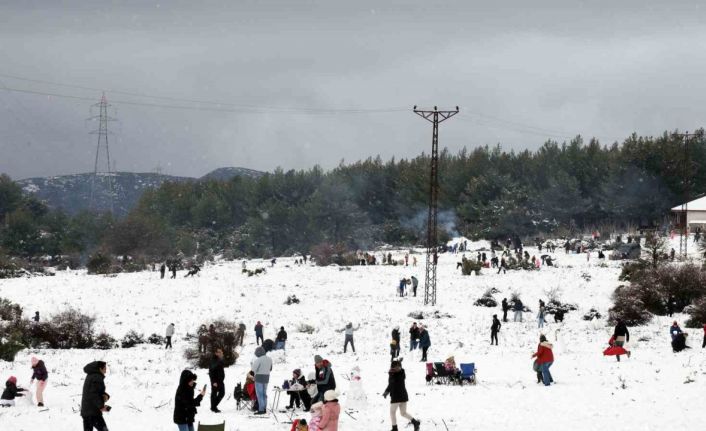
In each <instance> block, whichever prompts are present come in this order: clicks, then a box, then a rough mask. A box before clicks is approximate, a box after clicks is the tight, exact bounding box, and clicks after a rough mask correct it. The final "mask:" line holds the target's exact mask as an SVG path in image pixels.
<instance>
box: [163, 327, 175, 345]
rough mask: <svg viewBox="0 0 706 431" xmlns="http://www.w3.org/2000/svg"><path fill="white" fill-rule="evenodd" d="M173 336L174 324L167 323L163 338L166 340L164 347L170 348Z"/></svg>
mask: <svg viewBox="0 0 706 431" xmlns="http://www.w3.org/2000/svg"><path fill="white" fill-rule="evenodd" d="M173 336H174V324H173V323H170V324H169V325H167V330H166V332H165V333H164V338H166V340H167V342H166V345H165V347H164V348H165V349H171V348H172V337H173Z"/></svg>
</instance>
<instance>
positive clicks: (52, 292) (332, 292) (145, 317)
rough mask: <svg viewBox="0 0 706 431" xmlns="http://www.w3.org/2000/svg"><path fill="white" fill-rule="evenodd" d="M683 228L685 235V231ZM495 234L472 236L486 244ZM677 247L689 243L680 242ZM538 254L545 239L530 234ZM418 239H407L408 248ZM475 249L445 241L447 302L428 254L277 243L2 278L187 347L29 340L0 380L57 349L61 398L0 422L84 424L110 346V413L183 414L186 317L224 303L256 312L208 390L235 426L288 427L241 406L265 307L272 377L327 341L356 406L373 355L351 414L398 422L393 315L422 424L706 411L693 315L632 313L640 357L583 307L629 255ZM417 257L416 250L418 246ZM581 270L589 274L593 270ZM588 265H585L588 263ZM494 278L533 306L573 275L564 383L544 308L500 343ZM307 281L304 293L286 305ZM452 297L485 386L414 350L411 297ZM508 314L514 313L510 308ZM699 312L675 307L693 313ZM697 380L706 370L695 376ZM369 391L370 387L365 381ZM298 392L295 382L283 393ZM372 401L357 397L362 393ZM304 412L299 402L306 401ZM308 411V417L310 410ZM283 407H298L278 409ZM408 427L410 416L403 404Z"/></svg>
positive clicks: (593, 424) (673, 422)
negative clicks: (430, 278) (520, 260)
mask: <svg viewBox="0 0 706 431" xmlns="http://www.w3.org/2000/svg"><path fill="white" fill-rule="evenodd" d="M676 244H678V238H677V239H676ZM476 246H485V247H488V244H487V243H471V242H470V241H469V248H470V249H471V251H469V254H468V255H467V256H469V257H473V256H475V252H474V251H473V247H476ZM677 248H678V247H677ZM528 251H529V252H530V255H533V254H534V255H539V254H540V253H537V251H536V249H534V248H528ZM405 252H406V251H404V250H395V251H393V255H395V258H396V259H398V260H401V259H402V257H403V256H404V253H405ZM460 259H461V254H458V255H452V254H442V255H440V257H439V271H438V277H439V281H438V286H439V291H438V304H437V306H436V307H425V306H423V304H422V297H423V280H424V268H423V266H422V265H423V261H424V259H421V258H420V259H418V260H419V262H420V265H419V266H417V267H416V268H413V267H411V266H410V267H407V268H404V267H399V266H396V267H391V266H390V267H388V266H373V267H365V266H363V267H352V268H351V269H350V271H340V270H339V268H338V267H325V268H319V267H312V266H295V265H294V264H293V261H294V259H293V258H278V259H277V264H276V265H275V267H274V268H270V267H269V263H268V262H265V261H248V268H250V269H253V268H256V267H265V266H266V267H267V273H266V274H264V275H260V276H253V277H247V276H246V275H243V274H241V262H230V263H225V262H221V263H217V264H215V265H211V266H206V267H204V268H203V270H202V271H201V275H200V277H195V278H183V275H184V272H180V273H179V275H178V277H179V278H177V279H176V280H170V279H168V278H165V279H164V280H160V279H159V273H158V272H144V273H136V274H121V275H118V276H116V277H103V276H89V275H87V274H86V273H85V272H82V271H79V272H76V271H59V272H57V274H56V276H55V277H34V278H22V279H13V280H2V281H0V296H1V297H7V298H9V299H11V300H13V301H15V302H18V303H19V304H20V305H22V306H23V307H24V310H25V313H26V314H27V315H28V316H29V315H32V314H34V311H35V310H39V311H40V312H41V314H42V316H48V315H49V314H51V313H52V312H54V311H58V310H62V309H64V308H65V307H67V306H74V307H79V308H80V309H82V310H83V311H86V312H89V313H95V315H96V317H97V322H96V329H97V331H101V330H106V331H108V332H109V333H110V334H112V335H113V336H115V337H116V338H121V337H122V336H123V335H124V334H125V333H126V332H128V331H129V330H130V329H136V330H138V332H143V333H144V334H145V335H149V334H151V333H153V332H156V333H158V334H162V335H163V332H164V330H165V328H166V326H167V324H169V323H170V322H174V323H175V324H176V340H175V342H174V347H175V348H174V350H173V351H165V350H163V349H161V348H160V347H158V346H150V345H145V346H141V347H137V348H133V349H115V350H109V351H100V350H70V351H55V350H41V351H23V352H21V353H20V354H18V356H17V360H16V361H15V362H14V363H6V362H0V380H2V381H3V382H4V380H5V379H7V377H8V376H9V375H16V376H17V377H18V379H19V383H20V385H23V386H26V385H28V383H29V378H30V376H31V371H30V368H29V358H30V356H32V355H37V356H39V357H41V358H43V359H44V360H45V362H46V364H47V367H48V369H49V372H50V381H49V385H48V388H47V390H46V392H45V401H46V403H47V406H48V407H49V410H48V411H42V412H38V411H37V408H36V407H33V406H31V405H29V403H28V402H27V401H26V400H20V402H19V405H18V406H17V407H15V408H12V409H0V430H13V431H20V430H49V429H51V430H52V431H68V430H75V429H80V426H81V425H80V423H81V422H80V421H81V420H80V417H79V415H78V404H79V402H80V394H81V388H82V383H83V378H84V374H83V372H82V368H83V366H84V365H85V364H86V363H88V362H90V361H92V360H98V359H100V360H105V361H107V362H108V367H109V372H108V376H107V377H106V387H107V391H108V392H109V393H110V394H111V397H112V399H111V401H110V404H111V405H112V406H113V410H112V411H111V412H110V413H107V414H105V417H106V421H107V423H108V427H109V428H110V429H128V430H132V429H135V430H139V429H145V430H147V429H149V430H175V429H176V426H175V425H174V424H173V423H172V408H173V397H174V391H175V390H176V386H177V383H178V379H179V373H180V372H181V370H182V369H183V368H185V367H188V366H189V364H188V363H187V361H186V360H185V359H184V358H183V354H182V352H183V349H184V348H185V347H186V342H185V341H183V340H182V339H181V337H183V336H184V335H185V332H186V331H190V332H192V333H193V332H195V330H196V328H197V327H198V325H200V324H201V323H203V322H207V321H209V320H211V319H215V318H219V317H223V318H227V319H230V320H235V321H240V320H243V321H244V322H245V323H246V324H247V326H248V329H247V332H246V344H245V347H244V348H243V351H242V354H241V355H242V356H241V358H240V359H239V360H238V363H237V364H236V365H235V366H232V367H230V368H228V369H226V385H227V392H226V394H227V395H226V398H225V399H224V400H223V402H222V403H221V406H220V408H221V410H223V413H222V414H220V415H217V414H213V413H211V412H209V409H208V406H209V403H208V400H205V401H204V402H203V403H202V405H201V407H200V408H199V413H198V415H197V421H202V422H203V423H218V422H220V421H221V420H223V419H224V420H225V422H226V429H227V430H231V431H234V430H243V431H244V430H248V431H261V430H263V431H264V430H287V431H288V430H289V428H290V425H289V424H283V423H278V422H277V421H276V420H275V419H274V418H273V417H272V416H270V417H267V418H264V419H262V418H257V419H255V418H250V417H248V415H247V413H244V412H242V411H236V409H235V403H234V401H233V399H232V390H233V387H234V385H235V384H236V383H237V382H242V381H243V380H244V376H245V374H246V372H247V370H248V365H247V364H249V362H250V359H251V358H252V356H253V351H254V348H255V337H254V333H253V331H252V328H253V326H254V324H255V322H256V321H257V320H260V321H262V323H263V324H264V325H265V337H266V338H274V335H275V332H276V329H277V328H279V327H280V326H284V327H285V328H286V329H287V331H288V333H289V341H288V344H287V351H286V353H284V352H281V351H278V352H273V353H271V356H273V360H274V370H273V374H272V378H271V380H270V386H269V389H270V393H269V401H271V400H272V396H273V390H272V389H273V387H274V386H276V385H277V386H279V385H281V383H282V382H283V381H284V380H285V379H288V378H290V377H291V372H292V370H293V369H295V368H301V369H302V370H303V372H304V374H308V373H309V372H311V371H313V357H314V355H315V354H320V355H322V356H323V357H325V358H327V359H329V360H330V361H331V362H332V364H333V370H334V372H335V373H336V380H337V382H338V385H339V391H341V392H342V395H341V397H340V399H341V405H342V407H343V409H346V408H347V405H348V404H349V403H348V402H347V393H348V392H349V382H348V381H347V380H346V378H345V376H349V375H350V373H351V371H352V370H353V368H354V367H356V366H357V367H359V368H360V379H361V380H360V386H359V387H358V386H356V387H354V388H353V390H352V392H353V393H354V395H355V400H351V402H353V401H355V403H357V404H360V400H361V399H362V400H363V402H366V401H365V400H367V407H365V408H364V409H361V410H359V411H357V412H353V413H351V414H352V415H353V416H354V417H355V420H354V419H353V418H352V417H350V416H348V415H346V414H343V413H342V414H341V420H340V428H339V429H340V430H366V431H367V430H388V429H390V420H389V414H388V408H389V399H383V398H382V396H381V394H382V392H383V390H384V389H385V387H386V384H387V374H386V371H387V369H388V366H389V353H388V351H389V341H390V331H391V330H392V328H393V327H394V326H395V325H399V326H400V330H401V332H402V336H403V337H402V354H403V356H404V357H405V358H404V362H403V366H404V368H405V370H406V372H407V389H408V392H409V394H410V402H409V405H408V411H409V412H410V413H411V414H413V415H415V416H416V417H418V418H419V419H420V420H421V421H422V427H421V429H422V430H446V428H447V427H448V429H449V430H452V431H453V430H459V431H461V430H463V431H465V430H481V429H482V430H486V429H490V430H493V431H504V430H508V431H510V430H513V431H516V430H518V429H527V430H539V429H541V430H562V431H565V430H567V429H571V430H578V431H582V430H591V431H593V430H596V429H611V430H613V429H616V430H623V429H625V430H640V431H643V430H644V431H647V430H687V429H689V430H693V429H698V428H699V427H700V426H703V423H704V420H706V411H705V410H704V409H703V406H702V405H701V401H702V400H703V394H704V393H706V392H705V390H706V356H705V354H704V351H703V350H701V349H700V348H699V347H700V342H701V336H702V332H701V330H687V332H689V333H690V337H689V339H690V343H689V344H690V345H692V346H693V347H694V348H693V349H691V350H688V351H685V352H682V353H678V354H674V353H672V351H671V348H670V345H669V335H668V327H669V324H670V322H671V320H673V319H671V318H661V317H660V318H655V319H654V320H653V322H651V323H650V324H649V325H647V326H644V327H635V328H630V343H628V344H627V346H626V347H627V348H628V349H629V350H631V351H632V357H631V358H630V359H628V358H623V360H622V361H621V362H620V363H618V362H616V361H615V358H613V357H603V356H602V354H601V352H602V351H603V349H604V348H605V347H606V346H607V341H608V338H609V337H610V335H611V333H612V327H611V326H607V323H606V322H605V319H602V320H598V321H591V322H586V321H584V320H582V319H581V317H582V315H583V314H584V313H585V312H587V311H588V310H589V309H590V308H591V307H596V308H597V309H598V310H599V311H600V312H601V314H603V315H604V316H606V315H607V311H608V308H609V307H610V304H611V301H610V294H611V293H612V291H613V290H614V289H615V287H616V286H617V285H618V284H619V282H618V279H617V277H618V274H619V272H620V263H619V262H610V261H607V262H605V264H604V265H601V264H600V261H599V260H598V259H595V254H594V255H593V256H592V257H591V260H590V261H588V262H587V261H586V256H585V254H584V255H566V254H564V252H563V250H561V251H560V252H558V253H556V262H557V265H559V266H558V267H542V268H541V270H539V271H533V272H525V271H508V273H507V274H505V275H503V274H500V275H498V274H496V273H495V271H492V270H487V269H484V270H483V272H482V273H481V275H480V276H477V277H476V276H462V275H461V274H460V271H458V270H456V269H455V267H456V262H457V261H460ZM410 262H411V259H410ZM403 274H404V275H406V276H411V275H413V274H415V275H416V276H417V278H419V279H420V281H421V283H420V292H419V293H421V295H419V296H418V297H417V298H413V297H405V298H399V297H397V296H396V291H397V285H398V281H399V277H400V276H401V275H403ZM583 274H588V275H590V281H587V280H586V279H585V278H584V277H582V275H583ZM586 278H587V277H586ZM490 287H495V288H497V289H499V290H500V293H498V294H496V295H495V298H496V299H497V300H498V302H500V300H501V299H502V298H503V297H508V298H509V297H510V295H511V293H512V292H514V291H517V292H519V293H520V294H521V295H522V299H523V302H524V303H525V305H527V306H529V307H530V308H531V309H532V310H533V311H534V312H535V313H536V309H537V302H538V300H539V299H540V298H543V299H545V300H546V295H545V292H546V291H549V290H550V289H552V288H555V287H559V288H561V291H562V296H561V299H562V300H563V301H564V302H571V303H576V304H577V305H578V306H579V310H578V311H576V312H570V313H568V314H567V315H566V317H565V321H564V323H561V324H555V323H553V319H552V318H551V317H549V320H550V323H548V324H547V325H546V326H545V328H544V330H543V333H544V334H546V335H547V337H548V338H549V340H550V341H551V342H552V343H553V344H554V354H555V363H554V365H553V366H552V368H551V372H552V374H553V376H554V379H555V381H556V385H554V386H551V387H548V388H547V387H544V386H543V385H538V384H536V378H535V375H534V372H533V371H532V360H531V358H530V356H531V353H532V352H533V350H534V349H535V348H536V346H537V342H538V336H539V334H540V330H538V329H537V322H536V320H535V318H534V316H535V313H525V315H524V318H525V321H524V323H513V322H508V323H504V324H503V327H502V329H501V331H500V346H497V347H496V346H490V344H489V336H490V334H489V332H490V331H489V327H490V324H491V316H492V314H498V315H499V316H500V317H501V316H502V312H501V311H500V308H499V307H498V308H493V309H489V308H483V307H474V306H472V305H470V304H471V303H472V302H473V301H474V300H475V299H477V298H479V297H480V296H481V295H482V294H483V292H484V291H485V290H486V289H487V288H490ZM292 294H295V295H296V296H297V297H298V298H299V299H300V300H301V303H300V304H295V305H284V304H283V303H284V301H285V300H286V298H287V296H289V295H292ZM417 310H422V311H424V312H425V313H431V312H432V311H433V310H439V311H441V312H444V313H448V314H450V315H451V316H452V317H450V318H441V319H425V320H424V321H423V323H424V324H425V325H427V326H428V328H429V333H430V337H431V342H432V346H431V348H430V350H429V360H430V361H443V360H444V359H445V358H446V357H448V356H450V355H454V356H455V357H456V361H457V362H475V364H476V366H477V367H478V382H479V383H478V385H476V386H463V387H459V386H439V385H433V386H429V385H427V384H426V382H425V379H424V375H425V367H424V364H423V363H420V362H419V358H420V351H415V352H412V353H411V354H410V353H409V352H408V351H407V349H408V346H409V341H408V337H407V336H406V335H407V329H408V327H409V326H410V324H411V323H412V319H410V318H408V317H407V315H408V313H410V312H412V311H417ZM509 314H510V316H508V317H509V318H510V319H511V317H512V316H511V314H512V313H509ZM685 319H686V316H684V315H675V317H674V320H677V321H679V322H680V323H682V327H683V322H684V321H685ZM349 321H350V322H353V324H354V325H357V324H360V329H359V330H358V331H356V332H355V345H356V349H357V353H356V354H353V353H351V352H350V350H349V352H348V353H347V354H343V337H344V336H343V333H341V332H339V331H340V330H341V329H342V328H343V327H344V325H345V324H346V323H347V322H349ZM300 323H307V324H310V325H313V326H314V327H315V328H316V329H317V330H316V332H315V333H314V334H312V335H309V334H303V333H299V332H298V331H297V329H296V328H297V326H298V325H299V324H300ZM197 374H198V376H199V380H198V381H199V382H201V383H204V382H207V381H208V376H207V373H206V371H205V370H198V371H197ZM690 380H693V382H689V383H686V382H687V381H690ZM361 389H362V391H364V395H365V396H364V397H362V396H361V395H362V394H361V393H360V391H361ZM287 402H288V397H286V395H284V394H283V395H282V399H281V401H280V408H283V407H284V405H286V403H287ZM356 407H358V406H356ZM295 417H300V416H299V415H297V416H295ZM301 417H307V415H306V414H302V415H301ZM277 418H278V419H279V421H286V420H287V415H285V414H277ZM398 421H399V424H400V425H402V426H401V427H400V429H411V428H405V425H406V421H405V420H403V419H401V418H398Z"/></svg>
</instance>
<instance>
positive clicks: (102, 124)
mask: <svg viewBox="0 0 706 431" xmlns="http://www.w3.org/2000/svg"><path fill="white" fill-rule="evenodd" d="M110 106H111V105H110V104H108V99H106V97H105V93H103V96H102V97H101V101H100V102H98V103H96V104H94V105H91V108H98V110H99V114H98V115H94V116H92V117H90V118H89V120H93V121H95V120H98V129H96V130H93V131H91V132H90V133H91V135H98V144H97V145H96V161H95V164H94V165H93V178H92V179H91V197H90V201H89V208H90V209H92V210H95V209H97V206H96V199H97V193H96V181H97V180H99V179H98V177H99V176H100V180H99V181H101V182H102V181H103V179H105V180H106V182H107V188H106V189H107V196H108V205H109V208H110V213H111V214H113V199H114V195H115V193H114V190H113V172H112V171H111V167H110V147H109V146H108V134H109V132H108V122H109V121H115V118H112V117H109V116H108V107H110ZM101 148H104V149H105V162H106V165H105V169H103V167H102V163H101V164H100V166H99V163H98V160H99V159H100V153H101Z"/></svg>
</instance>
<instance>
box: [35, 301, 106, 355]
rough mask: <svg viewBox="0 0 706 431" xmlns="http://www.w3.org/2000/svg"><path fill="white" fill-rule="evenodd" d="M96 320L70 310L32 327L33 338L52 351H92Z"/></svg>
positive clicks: (77, 311) (72, 309)
mask: <svg viewBox="0 0 706 431" xmlns="http://www.w3.org/2000/svg"><path fill="white" fill-rule="evenodd" d="M95 321H96V318H95V317H93V316H89V315H87V314H83V313H82V312H80V311H79V310H76V309H74V308H69V309H68V310H66V311H63V312H61V313H59V314H56V315H54V316H52V317H51V319H49V321H47V322H41V323H39V324H36V325H32V337H33V338H34V339H36V340H39V341H41V342H44V343H47V344H48V346H49V348H52V349H90V348H91V347H93V342H94V340H93V323H94V322H95Z"/></svg>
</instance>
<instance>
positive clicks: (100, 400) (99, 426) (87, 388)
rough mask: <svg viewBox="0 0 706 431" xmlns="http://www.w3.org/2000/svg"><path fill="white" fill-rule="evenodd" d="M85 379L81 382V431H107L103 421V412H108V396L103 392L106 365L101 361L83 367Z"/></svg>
mask: <svg viewBox="0 0 706 431" xmlns="http://www.w3.org/2000/svg"><path fill="white" fill-rule="evenodd" d="M83 372H84V373H86V379H85V380H84V381H83V391H82V393H81V418H82V419H83V430H84V431H91V430H93V429H94V428H95V429H96V430H98V431H108V426H107V425H106V424H105V420H104V419H103V412H108V411H110V406H108V405H106V404H105V403H106V401H107V400H108V399H109V398H110V396H109V395H108V394H107V393H106V391H105V382H104V380H105V375H106V373H107V372H108V364H106V363H105V362H103V361H94V362H91V363H90V364H87V365H86V366H85V367H83Z"/></svg>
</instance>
